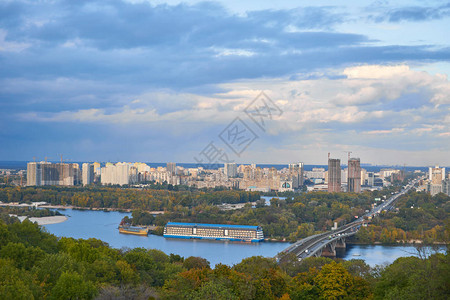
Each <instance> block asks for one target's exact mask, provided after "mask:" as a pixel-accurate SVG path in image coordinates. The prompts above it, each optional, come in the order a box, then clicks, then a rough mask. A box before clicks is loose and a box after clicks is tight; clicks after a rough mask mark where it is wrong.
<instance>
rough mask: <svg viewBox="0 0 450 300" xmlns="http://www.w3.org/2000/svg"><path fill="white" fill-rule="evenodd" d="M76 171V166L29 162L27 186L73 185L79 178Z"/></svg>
mask: <svg viewBox="0 0 450 300" xmlns="http://www.w3.org/2000/svg"><path fill="white" fill-rule="evenodd" d="M78 171H79V169H78V164H66V163H57V164H52V163H50V162H43V161H41V162H29V163H28V164H27V186H39V185H66V186H70V185H74V184H75V183H76V181H77V178H78V177H79V174H78Z"/></svg>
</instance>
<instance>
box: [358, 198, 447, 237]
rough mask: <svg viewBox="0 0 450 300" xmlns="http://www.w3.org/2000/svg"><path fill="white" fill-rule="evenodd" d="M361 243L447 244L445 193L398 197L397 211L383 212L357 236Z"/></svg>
mask: <svg viewBox="0 0 450 300" xmlns="http://www.w3.org/2000/svg"><path fill="white" fill-rule="evenodd" d="M356 240H357V241H358V242H360V243H373V242H381V243H386V244H387V243H397V242H407V243H411V242H416V241H419V242H425V243H426V244H431V243H435V242H440V243H448V242H449V241H450V197H449V196H447V195H445V194H442V193H441V194H437V195H435V196H433V197H432V196H431V195H430V194H428V193H416V192H410V193H408V194H407V195H405V196H404V197H402V198H400V199H399V200H398V201H397V203H396V209H395V210H392V211H389V212H383V213H382V214H380V215H379V216H378V217H376V218H375V219H374V220H373V221H372V222H371V223H370V224H369V226H368V227H366V228H361V230H360V231H359V232H358V233H357V235H356Z"/></svg>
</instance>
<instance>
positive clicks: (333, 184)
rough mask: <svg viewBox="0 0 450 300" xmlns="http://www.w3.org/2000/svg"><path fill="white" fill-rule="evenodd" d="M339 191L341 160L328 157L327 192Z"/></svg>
mask: <svg viewBox="0 0 450 300" xmlns="http://www.w3.org/2000/svg"><path fill="white" fill-rule="evenodd" d="M340 191H341V160H340V159H334V158H328V192H329V193H338V192H340Z"/></svg>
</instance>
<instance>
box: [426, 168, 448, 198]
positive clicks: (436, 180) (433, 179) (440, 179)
mask: <svg viewBox="0 0 450 300" xmlns="http://www.w3.org/2000/svg"><path fill="white" fill-rule="evenodd" d="M444 180H445V168H439V166H436V167H434V168H432V167H430V168H429V169H428V181H429V182H428V191H429V192H430V194H431V196H434V195H436V194H439V193H442V192H444V185H443V184H444Z"/></svg>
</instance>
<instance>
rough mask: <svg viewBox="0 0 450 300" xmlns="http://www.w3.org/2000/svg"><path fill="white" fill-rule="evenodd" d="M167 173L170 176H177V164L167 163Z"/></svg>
mask: <svg viewBox="0 0 450 300" xmlns="http://www.w3.org/2000/svg"><path fill="white" fill-rule="evenodd" d="M166 168H167V171H168V172H170V174H172V175H177V164H176V163H173V162H168V163H167V165H166Z"/></svg>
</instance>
